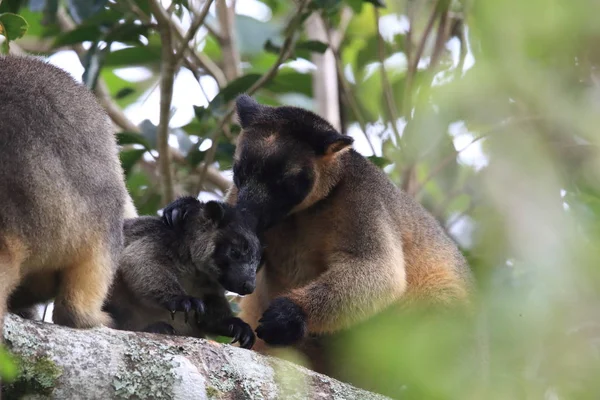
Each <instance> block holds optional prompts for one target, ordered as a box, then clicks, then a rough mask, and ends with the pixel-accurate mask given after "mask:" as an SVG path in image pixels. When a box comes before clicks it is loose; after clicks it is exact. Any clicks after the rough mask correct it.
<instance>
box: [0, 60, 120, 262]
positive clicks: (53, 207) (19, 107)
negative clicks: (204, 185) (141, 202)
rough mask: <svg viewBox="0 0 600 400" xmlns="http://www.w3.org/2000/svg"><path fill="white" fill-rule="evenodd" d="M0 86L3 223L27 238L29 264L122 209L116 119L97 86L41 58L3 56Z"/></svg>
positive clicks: (46, 258) (51, 256)
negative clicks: (108, 112)
mask: <svg viewBox="0 0 600 400" xmlns="http://www.w3.org/2000/svg"><path fill="white" fill-rule="evenodd" d="M0 93H2V102H1V103H0V205H1V206H2V207H1V208H0V226H1V227H2V231H3V232H4V233H5V234H6V235H11V236H12V235H14V236H18V237H20V238H22V239H23V240H25V241H26V245H27V247H28V249H29V253H30V255H31V257H32V259H31V260H30V261H31V262H29V263H26V264H36V265H37V266H39V265H41V264H45V263H46V262H53V263H56V262H59V260H58V259H60V258H61V256H62V254H58V253H63V252H64V250H66V249H67V248H69V247H77V246H76V245H75V244H74V243H73V242H74V241H86V240H88V241H91V240H93V238H92V237H90V235H92V234H93V232H94V231H95V230H106V225H107V224H109V223H110V222H109V221H108V220H110V219H111V216H113V215H115V216H118V215H119V214H122V210H121V209H122V207H123V202H124V199H125V196H126V192H125V187H124V182H123V176H122V172H121V169H120V165H119V160H118V155H117V147H116V142H115V138H114V136H113V135H112V132H111V126H110V124H109V121H108V119H107V117H106V114H105V113H104V111H103V110H102V108H101V107H100V106H99V105H98V103H97V102H96V101H95V98H94V96H93V95H92V93H90V92H89V91H88V90H87V89H85V88H84V87H83V86H81V85H79V84H78V83H76V82H75V81H74V79H73V78H72V77H71V76H70V75H68V74H67V73H66V72H65V71H63V70H61V69H59V68H57V67H54V66H52V65H50V64H48V63H46V62H44V61H42V60H37V59H33V58H30V57H27V58H21V57H1V58H0ZM98 225H101V227H99V226H98Z"/></svg>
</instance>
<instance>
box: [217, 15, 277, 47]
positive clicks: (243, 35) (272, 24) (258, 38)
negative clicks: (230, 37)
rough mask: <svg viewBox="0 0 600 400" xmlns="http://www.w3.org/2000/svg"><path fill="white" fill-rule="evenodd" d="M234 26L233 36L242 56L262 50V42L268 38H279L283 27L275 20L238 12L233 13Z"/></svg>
mask: <svg viewBox="0 0 600 400" xmlns="http://www.w3.org/2000/svg"><path fill="white" fill-rule="evenodd" d="M215 22H216V21H215ZM235 27H236V30H235V36H236V40H237V44H238V48H239V50H240V53H241V55H242V56H253V55H257V54H259V53H261V52H263V51H264V50H263V44H264V43H265V42H266V41H267V40H269V39H271V40H274V39H276V38H280V36H281V29H282V28H283V27H282V25H281V23H279V22H278V21H277V20H275V21H273V20H271V21H269V22H263V21H259V20H257V19H255V18H252V17H249V16H246V15H239V14H236V15H235Z"/></svg>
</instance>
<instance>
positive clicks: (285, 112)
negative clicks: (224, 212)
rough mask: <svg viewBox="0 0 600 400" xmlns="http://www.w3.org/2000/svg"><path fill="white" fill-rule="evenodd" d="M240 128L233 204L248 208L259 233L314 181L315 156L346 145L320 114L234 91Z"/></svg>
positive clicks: (283, 214)
mask: <svg viewBox="0 0 600 400" xmlns="http://www.w3.org/2000/svg"><path fill="white" fill-rule="evenodd" d="M236 106H237V112H238V116H239V119H240V123H241V125H242V128H243V130H244V134H243V135H242V136H240V140H239V141H238V144H237V146H238V150H237V157H236V160H235V162H234V166H233V179H234V184H235V186H236V187H237V189H238V193H237V206H238V207H239V208H240V209H241V210H245V211H247V212H249V213H251V214H254V215H255V216H256V218H257V221H256V223H257V229H256V230H257V231H258V232H259V233H260V232H262V231H264V230H266V229H268V228H269V227H270V226H272V225H273V224H275V223H277V222H279V221H281V220H282V219H283V218H285V217H286V216H287V215H288V214H289V213H290V211H292V209H293V208H294V207H295V206H297V205H299V204H300V203H302V201H303V200H304V199H305V198H306V197H307V196H308V195H309V194H310V193H311V191H312V189H313V187H314V185H315V184H316V176H315V162H316V161H317V160H318V159H319V158H320V157H323V156H326V155H329V154H332V152H333V153H334V152H336V151H339V150H341V149H343V148H346V147H348V146H349V145H350V144H351V143H352V138H350V137H348V136H344V135H341V134H339V133H338V132H336V131H335V129H334V128H333V127H332V126H331V125H330V124H329V123H328V122H327V121H325V120H324V119H323V118H321V117H319V116H318V115H316V114H314V113H312V112H310V111H308V110H304V109H301V108H297V107H276V108H274V107H266V106H262V105H260V104H258V103H257V102H256V101H254V100H253V99H252V98H251V97H249V96H246V95H243V96H240V97H239V98H238V100H237V102H236Z"/></svg>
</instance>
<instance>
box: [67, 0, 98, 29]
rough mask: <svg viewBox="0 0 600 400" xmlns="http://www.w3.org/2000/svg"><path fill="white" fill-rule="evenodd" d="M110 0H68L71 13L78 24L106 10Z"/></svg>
mask: <svg viewBox="0 0 600 400" xmlns="http://www.w3.org/2000/svg"><path fill="white" fill-rule="evenodd" d="M106 3H108V0H67V5H68V7H69V13H70V14H71V17H72V18H73V21H74V22H75V23H76V24H81V23H82V22H83V21H84V20H86V19H88V18H90V17H91V16H93V15H95V14H98V13H99V12H101V11H102V10H104V6H105V5H106Z"/></svg>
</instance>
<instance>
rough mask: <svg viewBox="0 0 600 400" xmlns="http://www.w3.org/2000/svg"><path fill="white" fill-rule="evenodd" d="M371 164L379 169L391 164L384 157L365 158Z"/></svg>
mask: <svg viewBox="0 0 600 400" xmlns="http://www.w3.org/2000/svg"><path fill="white" fill-rule="evenodd" d="M367 158H368V159H369V160H370V161H371V162H372V163H373V164H375V165H376V166H378V167H379V168H384V167H386V166H388V165H390V164H392V162H391V161H390V160H388V159H387V158H385V157H379V156H369V157H367Z"/></svg>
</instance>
